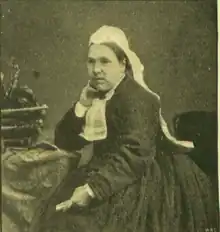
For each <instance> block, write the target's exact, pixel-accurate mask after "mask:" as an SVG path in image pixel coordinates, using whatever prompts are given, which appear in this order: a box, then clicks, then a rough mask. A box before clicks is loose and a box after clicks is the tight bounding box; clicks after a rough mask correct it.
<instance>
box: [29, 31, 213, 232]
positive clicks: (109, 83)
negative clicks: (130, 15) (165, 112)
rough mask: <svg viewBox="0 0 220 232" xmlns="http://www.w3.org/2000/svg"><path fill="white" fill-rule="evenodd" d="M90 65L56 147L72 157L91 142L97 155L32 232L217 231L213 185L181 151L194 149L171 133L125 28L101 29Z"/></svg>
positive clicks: (53, 201)
mask: <svg viewBox="0 0 220 232" xmlns="http://www.w3.org/2000/svg"><path fill="white" fill-rule="evenodd" d="M87 67H88V74H89V77H90V79H89V82H88V84H87V85H86V86H85V87H84V89H83V90H82V93H81V96H80V99H79V101H78V102H76V103H75V104H74V105H73V106H72V107H71V108H70V109H69V111H68V112H67V113H66V114H65V115H64V116H63V118H62V119H61V121H60V122H59V123H58V125H57V127H56V130H55V144H56V145H57V146H58V147H59V148H61V149H64V150H67V151H71V152H73V151H77V150H80V149H82V148H83V147H85V146H87V145H89V144H92V145H93V156H92V157H91V159H90V160H89V161H88V160H86V161H84V157H83V156H82V157H81V161H80V162H81V164H82V165H81V167H78V168H77V169H76V170H74V171H73V172H72V174H70V175H69V177H68V179H67V180H66V182H65V184H63V185H62V186H61V187H60V189H59V191H57V192H56V193H55V195H54V197H53V198H52V199H51V201H50V202H49V207H48V209H47V210H46V212H45V214H43V216H42V217H41V218H40V219H39V224H38V223H35V226H33V227H32V231H44V232H49V231H50V232H52V231H53V232H55V231H57V232H61V231H65V232H68V231H71V232H73V231H76V232H86V231H89V232H91V231H94V232H98V231H100V232H101V231H103V232H119V231H120V232H146V231H150V232H170V231H175V232H198V231H201V232H202V231H207V229H208V230H209V231H210V229H211V228H215V229H216V231H217V224H216V223H217V222H216V220H217V207H216V206H217V205H216V199H215V198H214V196H213V193H212V188H211V182H210V180H209V178H208V177H207V176H206V174H205V173H204V172H203V171H202V170H201V169H200V168H199V167H198V166H197V165H196V164H195V163H194V162H193V160H191V159H190V157H189V156H188V155H187V153H186V152H182V153H181V152H180V151H184V148H187V149H188V148H189V150H190V149H191V148H192V146H191V145H192V144H191V143H189V144H187V143H186V144H185V143H183V142H179V141H177V140H175V139H174V138H173V137H172V136H171V135H170V134H169V131H168V129H167V126H166V123H165V121H164V120H163V117H162V116H161V109H160V98H159V96H158V95H157V94H155V93H154V92H152V91H151V90H150V89H149V88H148V87H147V85H146V84H145V82H144V80H143V65H142V64H141V62H140V60H139V58H138V57H137V55H136V54H135V53H134V52H133V51H131V50H130V48H129V45H128V41H127V38H126V36H125V34H124V33H123V31H121V30H120V29H119V28H116V27H111V26H103V27H101V28H100V29H98V30H97V31H96V32H95V33H94V34H93V35H92V36H91V38H90V42H89V51H88V63H87ZM164 141H165V142H164ZM167 141H168V142H170V144H172V145H173V146H171V147H170V146H168V145H166V144H167ZM173 148H175V149H173ZM178 148H179V150H178ZM182 148H183V149H182ZM181 149H182V150H181ZM177 151H178V152H177ZM64 192H65V193H64ZM55 207H56V208H55Z"/></svg>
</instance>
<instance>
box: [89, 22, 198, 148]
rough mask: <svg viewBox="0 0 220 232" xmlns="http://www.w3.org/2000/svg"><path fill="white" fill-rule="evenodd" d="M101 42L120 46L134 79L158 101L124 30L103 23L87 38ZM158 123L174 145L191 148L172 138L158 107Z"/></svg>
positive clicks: (96, 42)
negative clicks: (145, 79) (147, 82)
mask: <svg viewBox="0 0 220 232" xmlns="http://www.w3.org/2000/svg"><path fill="white" fill-rule="evenodd" d="M102 43H115V44H116V45H117V46H118V47H119V48H121V49H122V50H123V51H124V53H125V54H126V56H127V58H128V60H129V62H130V65H131V68H132V71H133V78H134V80H135V81H136V82H137V83H138V84H139V85H141V86H142V87H143V88H144V89H145V90H146V91H148V92H150V93H151V94H153V95H154V96H155V97H157V99H158V100H159V101H160V96H159V95H158V94H156V93H155V92H153V91H152V90H150V89H149V87H148V86H147V85H146V83H145V81H144V75H143V71H144V66H143V64H142V63H141V61H140V59H139V58H138V56H137V55H136V54H135V53H134V52H133V51H132V50H131V49H130V47H129V44H128V39H127V37H126V35H125V34H124V32H123V31H122V30H121V29H119V28H117V27H113V26H107V25H104V26H102V27H100V28H99V29H98V30H97V31H96V32H95V33H94V34H92V35H91V37H90V40H89V46H90V45H92V44H102ZM160 124H161V128H162V131H163V133H164V135H165V136H166V137H167V138H168V139H169V140H170V141H172V142H173V143H175V144H176V145H180V146H183V147H186V148H193V147H194V145H193V143H192V142H188V141H178V140H177V139H176V138H174V137H173V136H172V135H171V134H170V132H169V129H168V126H167V123H166V122H165V120H164V118H163V116H162V114H161V108H160Z"/></svg>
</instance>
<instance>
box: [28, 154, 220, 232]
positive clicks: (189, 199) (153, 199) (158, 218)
mask: <svg viewBox="0 0 220 232" xmlns="http://www.w3.org/2000/svg"><path fill="white" fill-rule="evenodd" d="M90 171H91V170H89V169H88V168H87V167H86V166H85V167H84V168H80V169H77V170H74V171H73V172H72V173H70V174H69V176H68V178H67V179H66V180H65V182H64V183H63V184H62V185H60V187H59V189H58V190H57V191H56V192H55V193H54V195H53V197H52V198H51V199H50V201H49V202H48V204H47V207H45V209H44V212H41V214H39V215H38V216H37V219H36V220H35V222H34V223H33V224H32V229H31V231H32V232H37V231H39V232H101V231H102V232H170V231H175V232H200V231H201V232H205V231H214V232H215V231H218V229H217V217H218V214H217V212H218V204H217V194H216V193H217V190H216V189H215V187H214V186H213V185H212V183H211V180H210V179H209V177H208V176H207V175H206V174H205V173H204V172H203V171H202V170H201V169H200V168H199V167H198V166H197V165H196V164H195V163H194V162H193V161H192V160H191V159H190V157H189V156H187V155H185V154H183V155H181V154H178V155H172V156H171V155H169V156H168V155H166V154H163V153H160V154H159V155H158V156H157V157H156V158H155V160H154V161H153V162H152V164H151V165H150V166H149V167H147V172H146V175H145V176H144V177H142V178H141V179H140V180H139V181H137V182H136V183H134V184H132V185H130V186H128V187H127V188H126V189H124V190H123V191H121V192H119V193H117V194H116V195H114V196H112V197H110V198H109V199H108V201H105V202H95V201H94V202H92V204H91V205H90V206H89V207H87V208H84V209H80V208H77V207H76V208H72V209H71V210H69V211H67V212H65V213H63V212H55V206H56V204H58V203H60V202H62V201H64V200H67V199H69V198H70V196H71V195H72V193H73V190H74V188H75V187H77V186H80V185H82V184H84V183H85V179H86V178H87V176H88V175H89V173H90ZM211 229H213V230H211Z"/></svg>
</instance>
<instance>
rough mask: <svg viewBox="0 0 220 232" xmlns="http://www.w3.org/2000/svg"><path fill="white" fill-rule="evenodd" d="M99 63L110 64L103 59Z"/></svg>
mask: <svg viewBox="0 0 220 232" xmlns="http://www.w3.org/2000/svg"><path fill="white" fill-rule="evenodd" d="M100 63H101V64H109V63H111V61H110V60H108V59H105V58H103V59H101V60H100Z"/></svg>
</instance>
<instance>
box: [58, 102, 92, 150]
mask: <svg viewBox="0 0 220 232" xmlns="http://www.w3.org/2000/svg"><path fill="white" fill-rule="evenodd" d="M83 110H84V111H86V109H84V108H83V106H82V105H80V104H79V103H76V104H74V106H73V107H71V108H70V109H69V110H68V111H67V113H66V114H65V115H64V116H63V117H62V119H61V120H60V121H59V122H58V124H57V126H56V128H55V145H56V146H58V147H59V148H61V149H64V150H67V151H74V150H80V149H82V148H83V147H84V146H85V145H87V144H89V141H87V140H85V139H84V138H82V137H81V136H80V135H79V134H80V133H81V132H82V127H83V125H84V123H85V118H84V114H85V112H83Z"/></svg>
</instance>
